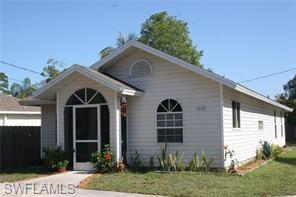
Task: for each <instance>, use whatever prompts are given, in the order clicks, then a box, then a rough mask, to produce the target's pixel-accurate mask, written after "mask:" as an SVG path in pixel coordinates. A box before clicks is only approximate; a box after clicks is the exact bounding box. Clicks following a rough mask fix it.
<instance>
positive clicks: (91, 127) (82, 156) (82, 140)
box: [73, 106, 100, 170]
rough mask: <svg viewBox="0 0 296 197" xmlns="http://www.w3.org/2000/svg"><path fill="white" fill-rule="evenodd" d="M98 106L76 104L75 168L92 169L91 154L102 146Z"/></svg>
mask: <svg viewBox="0 0 296 197" xmlns="http://www.w3.org/2000/svg"><path fill="white" fill-rule="evenodd" d="M99 108H100V107H99V106H98V107H87V106H75V107H74V109H73V110H74V113H73V116H74V117H73V120H74V121H73V123H74V135H73V140H74V143H73V146H74V151H75V152H74V158H73V159H74V162H73V165H74V169H75V170H92V169H93V167H92V164H91V162H90V161H91V154H92V153H93V152H95V151H97V150H99V147H100V140H99V135H98V134H99V133H100V132H99V128H100V126H99V124H100V117H99V116H100V110H99Z"/></svg>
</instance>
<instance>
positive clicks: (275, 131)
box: [273, 111, 277, 139]
mask: <svg viewBox="0 0 296 197" xmlns="http://www.w3.org/2000/svg"><path fill="white" fill-rule="evenodd" d="M273 116H274V137H275V139H277V128H276V111H274V112H273Z"/></svg>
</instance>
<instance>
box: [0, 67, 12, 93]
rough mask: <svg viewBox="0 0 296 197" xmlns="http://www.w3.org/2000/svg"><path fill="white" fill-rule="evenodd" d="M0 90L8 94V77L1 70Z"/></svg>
mask: <svg viewBox="0 0 296 197" xmlns="http://www.w3.org/2000/svg"><path fill="white" fill-rule="evenodd" d="M0 92H1V93H3V94H10V91H9V83H8V77H7V75H6V74H5V73H3V72H0Z"/></svg>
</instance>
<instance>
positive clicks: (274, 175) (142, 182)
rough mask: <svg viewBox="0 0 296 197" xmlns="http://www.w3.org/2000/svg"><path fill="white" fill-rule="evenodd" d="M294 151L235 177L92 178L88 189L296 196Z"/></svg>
mask: <svg viewBox="0 0 296 197" xmlns="http://www.w3.org/2000/svg"><path fill="white" fill-rule="evenodd" d="M295 166H296V149H295V150H292V151H289V152H288V153H285V154H282V155H280V157H279V159H278V160H275V161H271V162H269V163H267V164H266V165H264V166H262V167H260V168H258V169H256V170H254V171H253V172H251V173H247V174H246V175H245V176H236V175H232V174H229V173H224V172H207V173H205V172H177V173H156V172H147V173H134V172H131V171H127V172H126V173H125V174H103V175H94V176H93V177H92V179H91V180H90V181H89V182H88V184H87V185H86V186H85V187H86V188H87V189H96V190H107V191H118V192H127V193H141V194H150V195H160V196H188V197H189V196H225V197H226V196H227V197H228V196H285V195H289V194H290V195H292V194H295V193H296V170H295Z"/></svg>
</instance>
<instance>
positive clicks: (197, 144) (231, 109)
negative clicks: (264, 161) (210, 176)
mask: <svg viewBox="0 0 296 197" xmlns="http://www.w3.org/2000/svg"><path fill="white" fill-rule="evenodd" d="M22 104H26V105H40V106H41V109H42V110H41V111H42V146H43V147H46V146H50V147H54V146H62V147H63V148H64V149H65V150H67V151H71V150H72V149H73V150H74V153H73V167H74V169H82V170H87V169H89V168H91V164H90V163H89V159H90V155H91V153H92V152H94V151H95V150H100V149H101V148H102V147H103V145H104V144H110V147H111V150H112V151H113V152H114V153H115V155H116V159H117V160H119V159H121V158H122V156H123V155H126V156H127V158H129V157H130V155H131V154H133V153H134V151H135V149H137V150H138V152H139V153H140V154H141V158H142V159H143V160H144V161H146V162H149V159H150V157H151V156H156V155H159V154H160V145H161V144H164V143H165V142H167V144H168V149H169V151H175V150H178V151H179V152H182V153H183V159H184V161H185V162H188V161H189V160H191V159H192V158H193V155H194V153H195V152H200V151H201V150H204V151H205V152H206V153H207V155H208V156H209V157H210V156H215V157H216V160H215V163H214V166H216V167H225V166H227V165H229V164H228V161H226V162H225V161H224V148H223V147H224V145H226V144H227V145H228V146H229V148H230V149H232V150H234V151H235V153H236V156H237V159H238V160H239V161H244V160H247V159H249V158H252V157H254V156H255V152H256V149H257V147H258V146H259V142H260V141H261V140H262V141H268V142H271V143H275V144H279V145H281V146H283V145H285V131H284V128H285V127H284V117H283V113H284V112H285V111H292V109H291V108H289V107H286V106H284V105H281V104H279V103H277V102H275V101H273V100H271V99H269V98H266V97H264V96H262V95H260V94H258V93H256V92H254V91H252V90H250V89H248V88H246V87H243V86H242V85H240V84H237V83H235V82H233V81H231V80H229V79H226V78H224V77H221V76H219V75H217V74H214V73H211V72H208V71H206V70H204V69H202V68H199V67H196V66H194V65H191V64H189V63H187V62H184V61H182V60H180V59H178V58H176V57H173V56H170V55H168V54H165V53H163V52H161V51H159V50H156V49H154V48H151V47H149V46H146V45H144V44H141V43H139V42H137V41H130V42H128V43H126V44H125V45H123V46H122V47H120V48H119V49H118V50H116V51H115V52H113V53H112V54H111V55H109V56H108V57H106V58H104V59H102V60H100V61H98V62H96V63H94V64H93V65H92V66H91V67H84V66H79V65H73V66H72V67H71V68H69V69H68V70H67V71H65V72H64V73H62V74H61V75H60V76H59V77H57V78H56V79H54V80H52V81H51V82H50V83H48V84H46V85H45V86H43V87H42V88H40V89H39V90H38V91H36V93H35V94H34V96H33V97H32V98H31V99H28V100H24V101H22ZM125 104H127V117H124V115H125V113H124V112H123V113H122V111H124V110H125V106H126V105H125Z"/></svg>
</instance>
